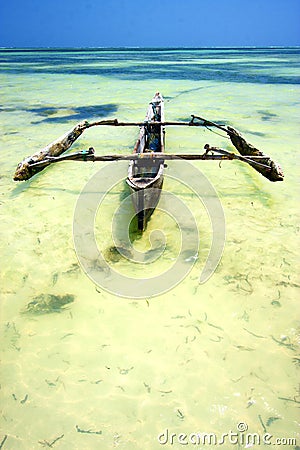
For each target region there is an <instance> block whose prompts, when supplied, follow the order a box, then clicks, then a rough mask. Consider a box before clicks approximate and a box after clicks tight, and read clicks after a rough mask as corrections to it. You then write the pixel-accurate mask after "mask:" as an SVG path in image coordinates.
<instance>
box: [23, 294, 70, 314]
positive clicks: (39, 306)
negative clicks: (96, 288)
mask: <svg viewBox="0 0 300 450" xmlns="http://www.w3.org/2000/svg"><path fill="white" fill-rule="evenodd" d="M74 299H75V297H74V295H72V294H66V295H53V294H41V295H38V296H37V297H35V298H34V299H33V300H32V301H31V302H29V303H28V305H27V306H26V307H25V308H24V310H23V311H22V313H23V314H37V315H38V314H51V313H59V312H61V311H63V309H64V307H65V306H66V305H67V304H69V303H72V302H73V301H74Z"/></svg>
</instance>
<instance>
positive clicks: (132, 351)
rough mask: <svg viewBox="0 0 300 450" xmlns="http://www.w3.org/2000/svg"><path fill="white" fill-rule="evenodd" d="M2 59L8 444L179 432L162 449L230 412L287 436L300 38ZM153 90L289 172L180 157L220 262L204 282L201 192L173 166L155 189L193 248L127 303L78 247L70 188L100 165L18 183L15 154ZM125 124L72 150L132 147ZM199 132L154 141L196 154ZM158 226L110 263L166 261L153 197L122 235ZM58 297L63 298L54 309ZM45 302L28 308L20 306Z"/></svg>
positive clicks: (125, 107)
mask: <svg viewBox="0 0 300 450" xmlns="http://www.w3.org/2000/svg"><path fill="white" fill-rule="evenodd" d="M0 56H1V58H0V64H1V68H2V69H1V75H0V77H1V90H2V94H1V106H0V117H1V135H0V142H1V163H2V170H1V175H0V184H1V188H2V189H1V198H0V214H1V221H0V224H1V225H0V227H1V236H2V239H1V254H2V257H1V262H2V263H1V267H2V268H1V305H0V307H1V310H0V314H1V315H0V337H1V369H0V399H1V407H2V411H1V416H0V427H1V428H0V429H1V432H0V443H1V441H2V439H3V438H4V437H5V436H7V438H6V441H5V442H4V444H3V448H5V449H6V448H7V449H18V450H19V449H26V450H29V449H30V450H31V449H40V448H42V447H45V446H46V447H47V446H49V445H48V444H49V443H50V444H51V445H52V446H53V448H58V449H70V448H72V449H78V450H79V449H80V450H81V449H91V450H93V449H111V448H117V447H119V448H121V449H126V450H139V449H145V450H152V449H153V450H156V449H159V448H174V449H179V448H182V447H183V448H184V446H183V445H182V444H180V443H179V442H178V439H177V437H176V438H174V442H173V444H171V442H170V440H169V441H168V443H166V444H165V445H162V444H160V443H159V442H158V435H159V434H160V433H162V432H165V430H166V429H168V431H169V433H176V436H178V435H179V434H180V433H186V434H187V435H188V434H190V433H201V432H206V433H215V434H216V435H217V437H218V438H219V437H220V436H221V435H222V433H228V432H230V430H232V431H233V432H236V431H237V424H238V423H240V422H245V423H246V424H247V425H248V432H249V433H259V434H260V435H261V436H262V435H263V434H264V432H268V433H270V434H272V435H273V436H274V438H273V439H274V440H275V438H277V437H279V438H281V437H283V438H294V439H298V442H297V443H298V445H300V444H299V442H300V440H299V424H298V423H297V420H298V417H299V416H298V415H297V411H298V406H299V401H300V394H299V374H298V370H299V368H298V367H299V320H298V319H299V316H298V307H297V306H298V305H297V301H298V298H299V287H300V281H299V276H298V275H299V256H298V248H299V206H298V204H299V202H298V199H299V181H298V180H299V170H298V168H297V165H296V164H297V157H296V156H297V151H298V146H299V138H300V136H299V123H298V122H299V121H298V114H299V102H300V95H299V85H298V84H297V80H298V81H299V68H298V67H299V50H297V49H294V50H291V49H290V50H289V49H277V50H276V49H273V50H270V49H260V50H252V51H247V50H246V49H243V50H242V49H240V50H237V49H234V50H227V51H225V50H209V49H206V50H186V51H182V50H175V49H174V50H172V51H163V50H160V51H154V50H153V51H145V50H140V51H126V50H123V51H118V52H116V51H102V52H96V51H94V52H93V51H87V50H86V51H80V52H75V51H73V52H63V51H60V52H58V51H57V52H22V51H19V52H7V51H2V52H0ZM297 76H298V78H297ZM156 91H160V92H161V93H162V94H163V95H164V97H165V100H166V103H165V108H166V118H167V119H168V120H178V119H186V120H188V118H189V116H190V114H193V113H194V114H199V115H200V116H204V117H206V118H208V119H210V120H215V121H219V122H220V123H226V124H230V125H232V126H234V127H236V128H237V129H238V130H240V131H241V132H242V133H243V134H244V135H245V136H246V138H247V140H248V141H250V142H251V143H252V144H253V145H255V146H257V147H258V148H261V149H263V150H264V152H265V153H266V154H270V155H272V157H273V158H274V160H276V161H278V162H279V163H280V165H281V166H282V168H283V170H284V173H285V180H284V182H280V183H271V182H269V181H268V180H267V179H264V178H263V177H262V176H261V175H260V174H258V173H257V172H255V171H254V170H253V169H251V168H250V167H248V166H245V165H243V164H242V163H239V162H235V161H233V162H226V161H224V162H222V164H221V165H220V166H219V164H218V163H217V162H195V163H193V167H194V168H196V169H197V170H199V171H201V172H202V173H204V174H205V176H206V177H207V179H208V180H209V181H210V183H211V184H212V185H213V187H214V189H215V190H216V193H217V195H218V197H219V199H220V202H221V205H222V207H223V211H224V216H225V220H226V241H225V247H224V252H223V255H222V258H221V261H220V263H219V265H218V267H217V269H216V271H215V272H214V273H213V275H212V276H211V277H210V279H209V280H208V281H207V282H206V283H204V284H199V276H200V273H201V270H202V269H203V266H204V263H205V258H206V257H207V255H208V252H209V248H210V243H211V240H212V231H211V222H210V218H209V217H208V215H207V213H206V211H205V208H204V206H203V205H202V203H201V202H200V201H199V198H197V196H196V195H194V194H193V192H192V191H191V190H190V189H188V187H187V186H185V185H183V184H182V183H180V182H179V181H178V180H174V179H173V178H172V173H174V172H175V171H176V170H178V164H180V162H176V161H174V162H172V163H171V162H170V163H168V168H166V172H165V173H166V178H165V184H164V189H165V191H166V192H168V191H169V192H172V193H173V194H175V195H176V196H177V197H178V198H179V199H180V200H181V201H183V202H184V203H185V204H186V205H187V206H188V207H189V208H190V210H191V211H192V212H193V216H194V218H195V220H196V223H197V226H198V230H199V236H200V244H199V254H198V258H196V262H195V265H194V266H193V268H192V270H191V272H190V273H189V274H188V275H187V277H186V278H185V279H184V280H183V281H182V282H181V283H179V284H178V285H177V286H176V287H174V288H173V289H171V290H169V291H168V292H166V293H164V294H162V295H159V296H156V297H154V298H151V297H149V298H145V299H143V300H137V299H135V298H127V299H125V298H121V297H119V296H117V295H113V294H111V293H108V292H106V291H105V290H104V289H102V287H101V286H97V285H95V284H94V283H93V282H92V281H91V280H90V278H89V277H87V276H86V274H85V273H84V271H83V270H82V268H81V266H80V265H79V263H78V259H77V256H76V251H75V248H74V242H73V235H72V230H73V215H74V211H75V207H76V202H77V200H78V197H79V195H80V192H81V190H82V189H83V188H84V186H85V185H86V183H87V182H88V181H89V180H90V179H91V177H92V176H93V175H95V174H96V173H97V172H98V170H99V169H100V168H101V164H102V163H97V164H96V163H95V164H93V163H80V162H66V163H61V164H57V165H55V166H52V167H50V168H48V169H46V170H45V171H43V172H42V173H41V174H39V175H37V176H35V177H34V178H32V180H30V181H28V182H22V183H16V182H13V181H12V177H13V174H14V170H15V167H16V165H17V164H18V162H19V161H21V160H22V159H23V157H25V156H27V155H30V154H32V153H34V152H35V151H37V150H38V149H40V148H42V147H44V146H45V145H46V144H48V143H49V142H51V141H53V140H55V139H56V138H57V137H58V136H60V135H61V134H63V133H64V132H65V131H66V130H68V129H70V128H71V127H72V126H73V125H75V124H76V123H77V122H79V121H80V120H82V119H84V118H88V119H92V118H94V119H95V118H99V117H101V118H114V117H118V119H119V120H122V121H128V120H130V121H136V120H137V121H140V120H143V118H144V116H145V111H146V107H147V104H148V102H149V100H150V99H151V98H152V96H153V94H154V93H155V92H156ZM137 134H138V130H137V129H135V128H126V129H112V128H108V127H103V128H101V129H100V128H98V129H97V128H93V129H90V130H88V131H86V132H85V133H84V135H83V136H82V137H81V138H80V139H79V140H78V141H77V142H76V144H75V145H74V146H73V149H74V150H80V149H84V148H88V147H89V146H91V145H92V146H94V148H95V150H96V151H97V153H99V154H109V153H124V154H127V153H129V152H131V151H132V148H133V146H134V143H135V139H136V138H137ZM206 143H209V144H211V145H214V146H220V147H223V148H231V147H230V143H229V141H228V140H227V139H226V138H225V137H223V136H220V135H217V134H213V133H211V132H210V131H209V130H207V129H203V130H202V129H190V128H182V127H181V128H176V129H175V128H169V129H168V130H167V136H166V146H167V152H172V153H173V152H174V153H176V152H182V153H183V152H185V153H188V152H191V153H196V152H197V153H198V152H202V149H203V146H204V144H206ZM105 164H106V165H107V164H110V165H111V171H112V174H114V173H115V171H117V170H119V169H118V166H117V164H119V163H104V164H103V166H104V165H105ZM125 177H126V164H125V165H124V178H125ZM193 181H195V182H196V181H197V180H193ZM124 196H126V188H125V187H124V184H123V183H119V184H117V185H116V186H115V187H114V189H112V190H111V191H110V192H109V193H108V194H107V196H106V197H105V199H104V201H103V204H102V205H101V206H100V207H99V211H98V213H97V217H96V220H95V230H96V238H97V242H98V245H99V248H101V249H102V250H103V251H106V250H107V249H109V248H110V247H111V246H112V245H113V241H112V237H111V224H112V217H113V215H114V211H115V210H116V208H117V207H118V206H119V205H120V203H121V201H122V198H124ZM162 209H163V208H162ZM125 213H126V212H125ZM125 213H124V215H126V214H125ZM183 220H184V219H183ZM185 225H186V226H187V227H188V224H185ZM118 226H119V227H122V217H118ZM153 230H161V231H163V232H164V233H165V237H166V242H167V247H166V249H165V252H164V253H163V254H162V255H161V257H159V258H158V259H156V260H155V261H154V262H153V263H151V264H149V265H147V264H143V265H141V266H140V265H138V264H134V263H132V262H130V261H128V260H127V259H125V258H121V259H120V260H119V261H116V262H111V263H110V264H111V266H112V267H113V268H114V270H116V271H119V272H120V273H122V274H125V275H128V276H136V277H137V278H139V279H140V278H143V277H145V278H147V277H149V276H157V275H159V274H161V273H163V272H164V271H165V270H167V268H168V267H169V265H170V264H172V263H173V261H174V260H176V258H177V257H178V251H179V250H178V247H179V244H178V242H179V241H180V230H179V229H178V226H177V225H176V222H175V221H174V220H172V218H170V216H168V215H167V214H165V213H164V211H162V210H157V211H155V213H154V214H153V216H152V218H151V221H150V222H149V226H148V228H147V230H146V232H145V233H144V235H143V236H142V237H139V238H136V239H135V243H134V245H135V247H136V248H137V249H138V250H139V251H142V252H147V251H149V249H150V248H151V245H150V243H149V237H150V234H151V231H153ZM133 292H134V291H133ZM42 295H44V297H39V296H42ZM49 295H52V296H56V297H55V298H56V300H57V302H58V306H57V303H55V304H53V303H51V302H50V303H49V297H47V296H49ZM66 295H68V296H74V301H70V302H69V303H67V304H65V305H64V306H62V307H61V308H60V307H59V301H60V300H61V298H62V297H64V296H66ZM132 297H134V295H133V296H132ZM36 298H39V299H40V300H36ZM52 298H53V297H52ZM64 298H66V297H64ZM70 298H71V297H70ZM41 299H44V300H45V302H46V303H45V304H44V306H43V305H42V306H43V307H42V306H41V307H40V309H35V310H33V308H32V305H31V307H30V306H28V305H30V304H32V302H35V301H37V302H39V301H41ZM47 299H48V303H47ZM83 431H89V432H88V433H86V432H83ZM100 431H101V434H100ZM58 438H59V439H58ZM56 439H57V440H56ZM55 440H56V441H55ZM47 443H48V444H47ZM261 445H262V444H261ZM185 447H192V448H199V449H200V448H201V449H202V448H214V446H213V445H208V444H206V445H198V446H195V445H193V444H189V445H186V446H185ZM273 447H274V445H273ZM286 447H287V446H286ZM223 448H228V449H229V448H245V444H243V443H239V444H233V443H228V442H227V444H224V445H223ZM253 448H260V447H259V446H258V445H254V446H253ZM275 448H277V447H276V446H275ZM287 448H296V444H291V445H290V446H289V447H287Z"/></svg>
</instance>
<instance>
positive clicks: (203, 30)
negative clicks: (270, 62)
mask: <svg viewBox="0 0 300 450" xmlns="http://www.w3.org/2000/svg"><path fill="white" fill-rule="evenodd" d="M297 45H300V0H160V1H157V0H145V1H144V2H143V1H142V0H9V1H7V0H0V47H123V46H124V47H231V46H236V47H238V46H297Z"/></svg>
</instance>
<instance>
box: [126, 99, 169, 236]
mask: <svg viewBox="0 0 300 450" xmlns="http://www.w3.org/2000/svg"><path fill="white" fill-rule="evenodd" d="M155 122H164V103H163V98H162V96H161V95H160V94H159V93H157V94H155V96H154V98H153V99H152V101H151V102H150V104H149V107H148V110H147V115H146V120H145V124H144V125H143V126H141V128H140V136H139V139H138V140H137V142H136V145H135V147H134V153H138V154H141V158H138V159H137V160H131V161H130V164H129V168H128V177H127V180H126V182H127V184H128V186H129V187H130V190H131V194H132V195H131V196H132V203H133V206H134V209H135V213H136V217H137V223H138V229H139V230H140V231H144V230H145V229H146V226H147V222H148V220H149V218H150V217H151V215H152V214H153V211H154V210H155V208H156V206H157V204H158V202H159V198H160V195H161V189H162V185H163V180H164V177H163V171H164V161H163V160H162V159H161V158H160V159H157V158H155V153H164V139H165V130H164V127H163V126H161V125H157V124H156V123H155ZM143 153H150V154H151V158H147V159H146V158H144V159H143V155H142V154H143Z"/></svg>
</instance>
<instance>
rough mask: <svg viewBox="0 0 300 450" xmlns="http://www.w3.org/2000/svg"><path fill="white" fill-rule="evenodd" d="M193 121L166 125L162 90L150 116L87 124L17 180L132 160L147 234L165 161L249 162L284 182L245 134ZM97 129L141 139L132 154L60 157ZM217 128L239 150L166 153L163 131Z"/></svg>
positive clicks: (22, 169)
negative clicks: (78, 165) (63, 166)
mask: <svg viewBox="0 0 300 450" xmlns="http://www.w3.org/2000/svg"><path fill="white" fill-rule="evenodd" d="M191 117H192V118H191V120H190V121H189V122H184V121H181V122H168V121H165V116H164V99H163V97H162V95H161V94H159V93H158V92H157V93H156V94H155V96H154V97H153V99H152V100H151V102H150V104H149V107H148V110H147V114H146V118H145V120H144V121H143V122H119V121H118V120H117V119H112V120H101V121H95V122H88V121H83V122H80V123H79V124H77V125H76V126H75V127H74V128H72V129H71V130H70V131H68V132H67V133H66V134H64V135H63V136H61V137H60V138H58V139H57V140H56V141H54V142H52V143H51V144H49V145H47V146H46V147H45V148H43V149H42V150H40V151H39V152H37V153H35V154H34V155H32V156H30V157H27V158H25V159H24V160H23V161H22V162H20V163H19V164H18V166H17V169H16V172H15V175H14V180H15V181H23V180H28V179H29V178H31V177H32V176H33V175H35V174H37V173H38V172H40V171H42V170H43V169H44V168H45V167H47V166H49V165H50V164H53V163H57V162H61V161H70V160H72V161H93V162H96V161H120V160H125V161H129V168H128V176H127V180H126V181H127V184H128V185H129V187H130V189H131V192H132V194H133V195H132V199H133V205H134V208H135V211H136V216H137V219H138V228H139V230H141V231H143V230H145V228H146V225H147V221H148V219H149V218H150V216H151V214H152V213H153V211H154V209H155V207H156V206H157V204H158V202H159V198H160V192H161V189H162V186H163V179H164V167H165V164H164V163H165V161H166V160H180V159H181V160H182V159H184V160H190V161H191V160H202V161H216V160H220V161H223V160H234V159H237V160H239V161H242V162H245V163H247V164H249V165H250V166H252V167H253V168H254V169H255V170H257V171H258V172H260V173H261V174H262V175H263V176H264V177H266V178H268V179H269V180H270V181H282V180H283V178H284V175H283V172H282V169H281V167H280V166H279V165H278V164H277V163H276V162H274V161H273V160H272V159H271V158H270V157H269V156H266V155H265V154H264V153H263V152H262V151H261V150H259V149H257V148H255V147H254V146H253V145H251V144H249V143H248V142H247V141H246V140H245V139H244V138H243V136H242V135H241V134H240V133H239V132H238V131H237V130H235V129H234V128H232V127H229V126H227V127H225V126H224V125H219V124H217V123H214V122H211V121H210V120H207V119H204V118H203V117H199V116H195V115H192V116H191ZM94 126H115V127H125V126H139V127H140V134H139V138H138V140H137V142H136V144H135V147H134V149H133V154H131V155H103V156H102V155H96V154H95V151H94V149H93V147H90V148H89V149H88V150H83V151H80V152H76V153H69V154H66V155H62V156H60V155H61V154H62V153H64V152H65V151H66V150H68V149H69V148H70V147H71V145H72V144H73V143H74V142H75V141H76V139H78V137H79V136H80V135H81V134H82V133H83V132H84V131H85V130H86V129H88V128H91V127H94ZM166 126H188V127H206V128H210V127H215V128H218V129H220V130H222V131H223V132H225V133H226V134H227V135H228V136H229V138H230V140H231V142H232V144H233V146H234V147H235V148H236V149H237V150H238V152H239V155H238V154H237V153H232V152H229V151H227V150H224V149H221V148H218V147H211V146H210V145H209V144H206V145H205V146H204V150H205V151H204V153H202V154H168V153H165V127H166Z"/></svg>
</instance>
